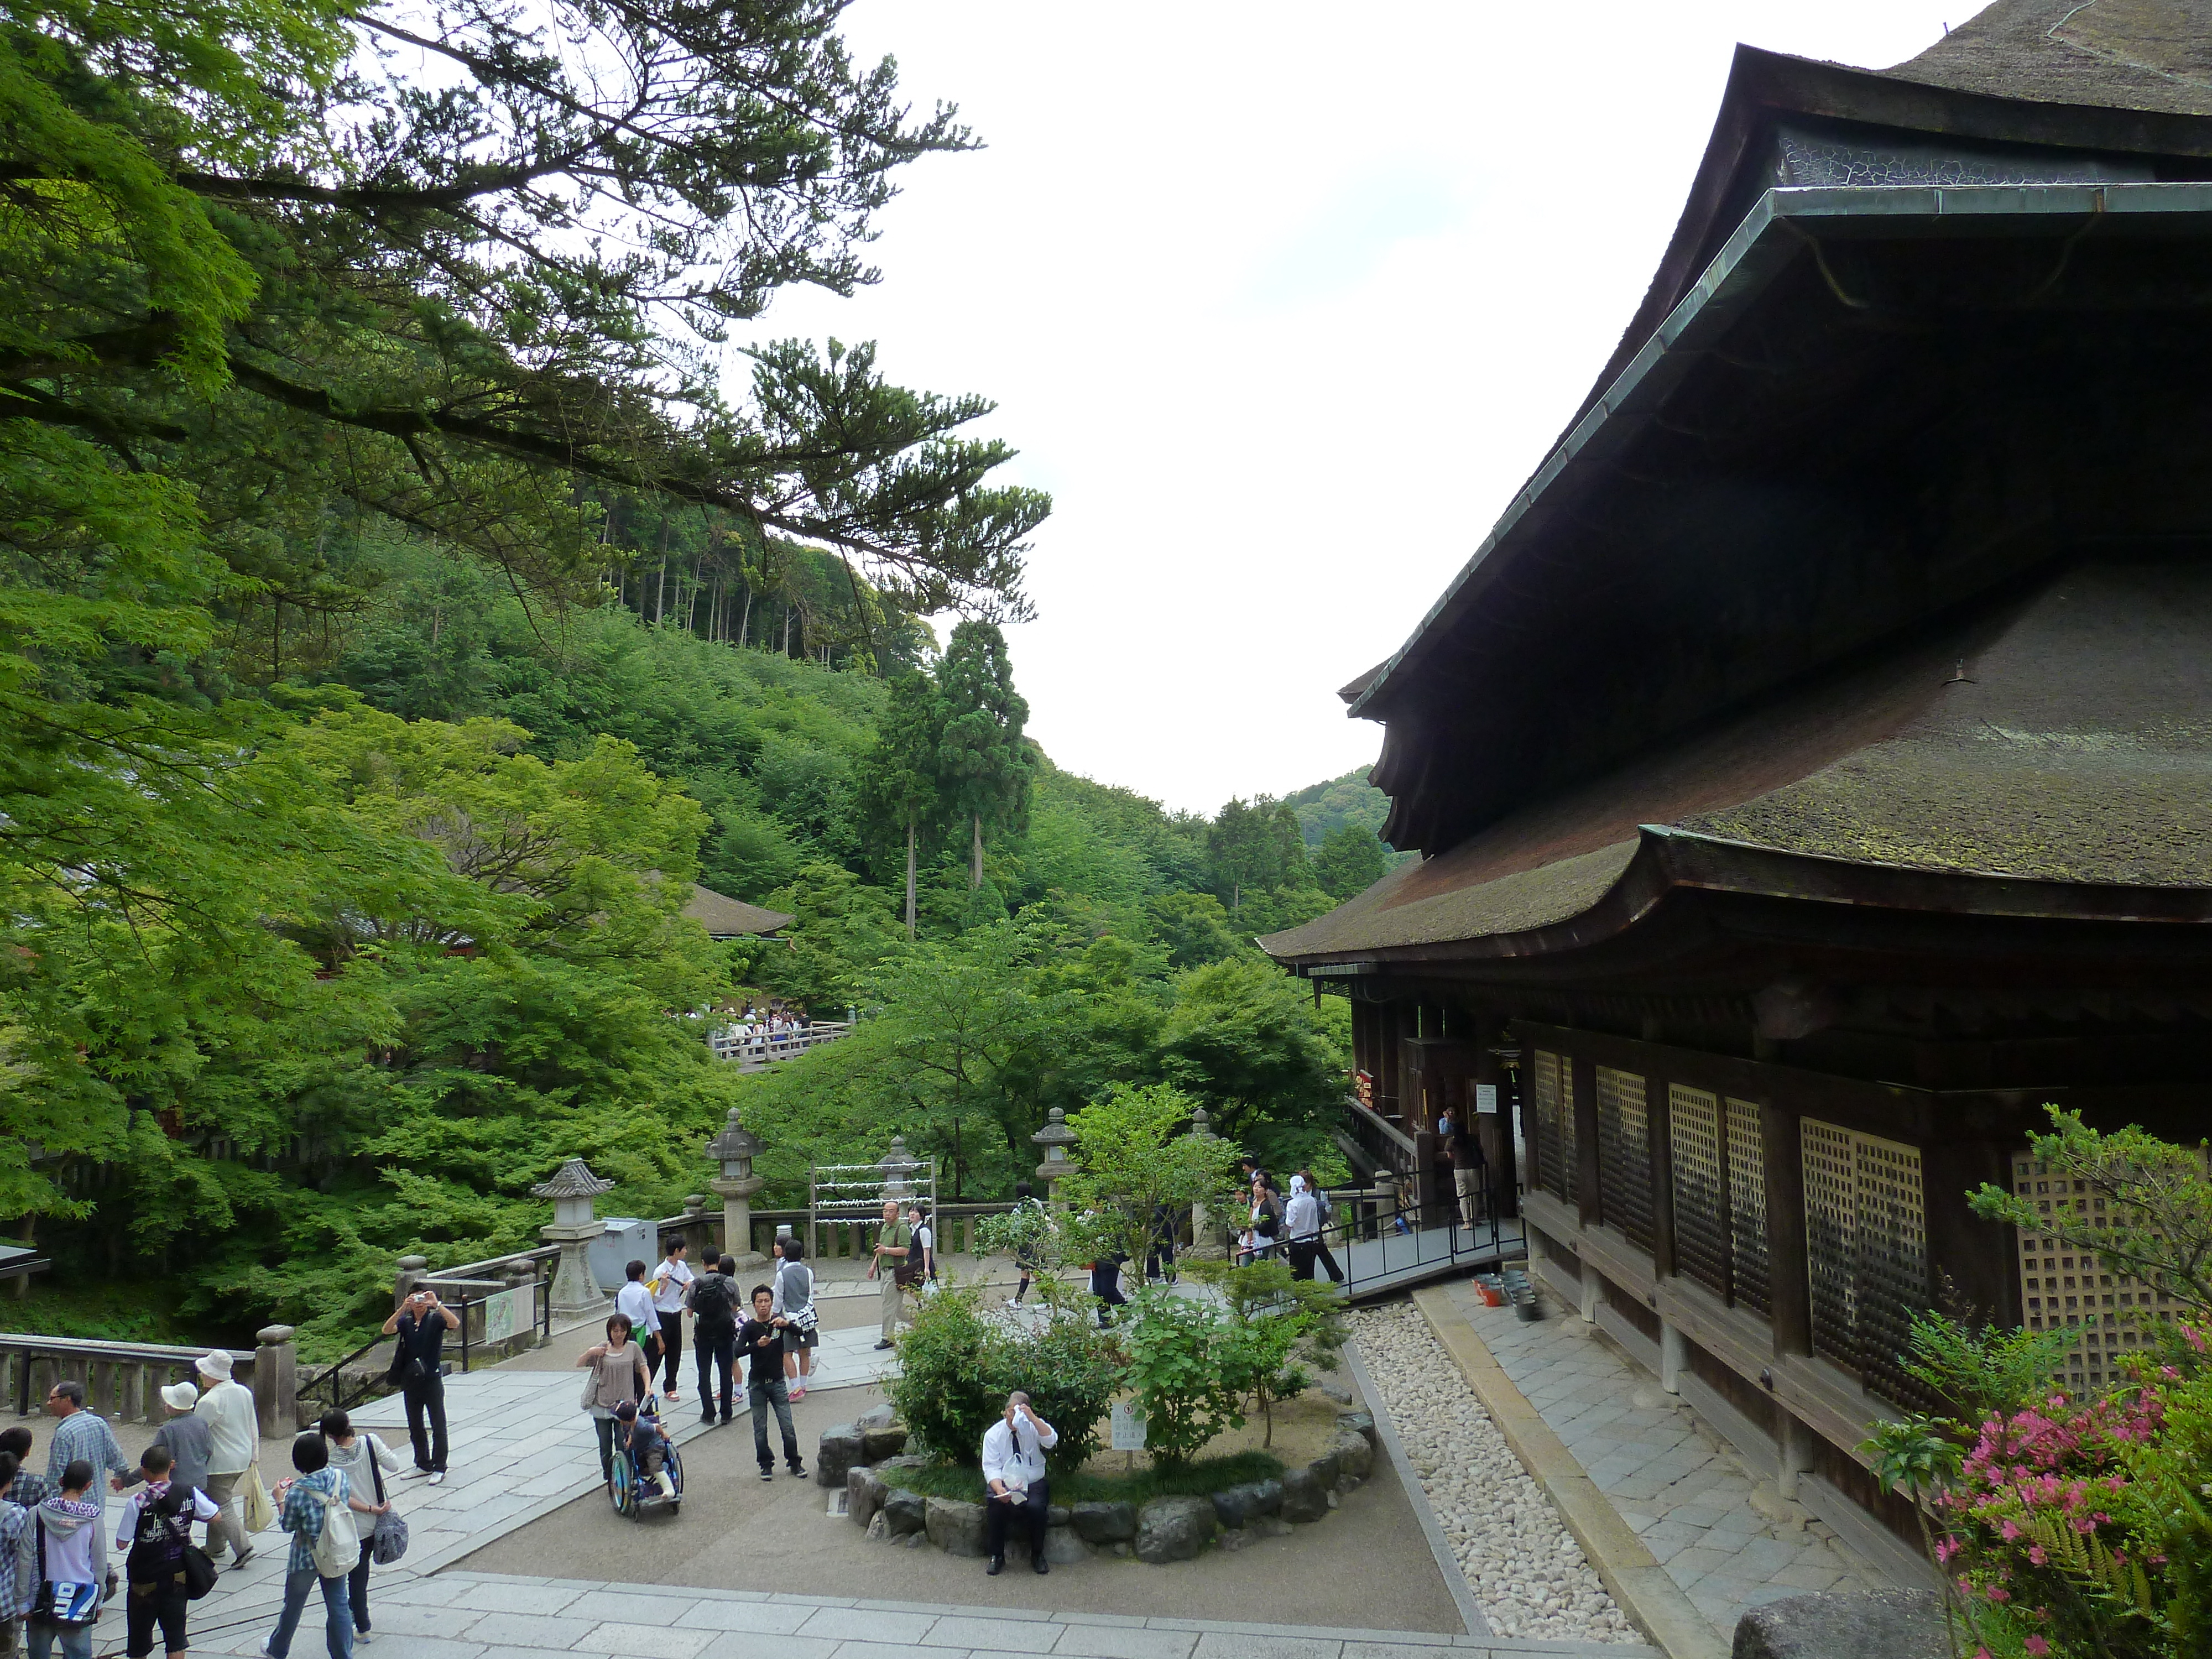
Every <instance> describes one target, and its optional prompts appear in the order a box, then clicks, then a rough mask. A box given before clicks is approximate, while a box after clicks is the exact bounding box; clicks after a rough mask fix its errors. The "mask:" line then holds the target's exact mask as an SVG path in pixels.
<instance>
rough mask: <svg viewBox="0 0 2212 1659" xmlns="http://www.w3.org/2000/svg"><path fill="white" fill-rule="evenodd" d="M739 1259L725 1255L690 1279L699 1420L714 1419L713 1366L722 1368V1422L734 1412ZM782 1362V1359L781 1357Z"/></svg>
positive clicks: (727, 1419) (692, 1344)
mask: <svg viewBox="0 0 2212 1659" xmlns="http://www.w3.org/2000/svg"><path fill="white" fill-rule="evenodd" d="M737 1270H738V1264H737V1262H736V1261H735V1260H734V1259H733V1258H732V1257H730V1256H724V1257H722V1258H721V1260H720V1261H717V1262H715V1263H714V1271H713V1272H711V1273H702V1274H700V1275H699V1277H698V1278H697V1279H694V1280H692V1281H691V1298H690V1299H691V1317H692V1326H691V1351H692V1352H694V1353H695V1354H696V1355H697V1356H698V1358H699V1420H700V1421H701V1422H702V1423H708V1424H711V1423H712V1422H714V1391H713V1367H714V1366H715V1365H717V1364H719V1365H720V1367H721V1368H722V1421H724V1422H725V1423H726V1422H728V1421H729V1420H730V1419H731V1417H732V1416H733V1415H734V1414H735V1404H736V1402H735V1401H734V1400H733V1399H732V1387H731V1379H730V1368H731V1365H732V1362H733V1361H734V1359H735V1358H736V1356H737V1346H738V1281H737V1280H736V1279H733V1278H732V1277H731V1275H732V1274H733V1273H736V1272H737ZM778 1363H779V1364H781V1361H780V1360H779V1361H778Z"/></svg>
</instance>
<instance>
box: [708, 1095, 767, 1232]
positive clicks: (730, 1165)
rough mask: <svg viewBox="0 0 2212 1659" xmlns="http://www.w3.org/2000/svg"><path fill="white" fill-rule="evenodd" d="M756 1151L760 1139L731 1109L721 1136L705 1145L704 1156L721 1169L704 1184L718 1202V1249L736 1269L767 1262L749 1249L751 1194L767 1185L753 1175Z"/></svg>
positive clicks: (764, 1180)
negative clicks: (720, 1207)
mask: <svg viewBox="0 0 2212 1659" xmlns="http://www.w3.org/2000/svg"><path fill="white" fill-rule="evenodd" d="M760 1149H761V1143H760V1137H759V1136H758V1135H757V1134H755V1133H753V1132H752V1131H751V1130H750V1129H748V1128H746V1127H745V1126H744V1124H742V1123H740V1122H738V1109H737V1108H736V1107H734V1106H732V1107H731V1108H730V1113H729V1115H728V1116H727V1117H726V1118H724V1119H723V1120H722V1133H720V1134H718V1135H716V1136H715V1137H714V1139H712V1140H710V1141H708V1143H707V1156H708V1157H709V1158H713V1159H714V1160H715V1161H716V1162H718V1163H719V1164H721V1166H722V1173H721V1174H720V1175H718V1176H714V1179H712V1180H711V1181H709V1182H708V1183H707V1184H708V1186H709V1187H711V1188H714V1192H715V1194H716V1195H717V1196H719V1197H720V1199H721V1200H722V1249H723V1252H724V1253H725V1254H726V1255H730V1256H732V1257H734V1258H735V1259H736V1261H737V1264H738V1267H759V1266H760V1265H761V1263H762V1262H763V1261H766V1260H767V1258H766V1257H765V1256H763V1255H761V1254H760V1252H759V1251H757V1250H756V1249H753V1194H755V1193H757V1192H758V1191H759V1190H760V1189H761V1188H763V1187H764V1186H766V1185H767V1184H768V1183H767V1181H766V1179H765V1177H763V1176H757V1175H755V1174H754V1173H753V1157H754V1155H755V1154H756V1153H757V1152H759V1151H760Z"/></svg>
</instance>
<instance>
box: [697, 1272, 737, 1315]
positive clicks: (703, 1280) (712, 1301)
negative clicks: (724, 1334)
mask: <svg viewBox="0 0 2212 1659" xmlns="http://www.w3.org/2000/svg"><path fill="white" fill-rule="evenodd" d="M691 1311H692V1313H693V1315H694V1316H696V1318H697V1319H698V1321H699V1322H700V1323H701V1324H702V1325H731V1324H735V1323H736V1322H737V1316H738V1286H737V1281H736V1280H734V1279H732V1278H731V1277H730V1276H729V1275H728V1274H727V1273H702V1274H701V1275H700V1278H699V1282H698V1283H697V1284H696V1285H693V1286H692V1287H691Z"/></svg>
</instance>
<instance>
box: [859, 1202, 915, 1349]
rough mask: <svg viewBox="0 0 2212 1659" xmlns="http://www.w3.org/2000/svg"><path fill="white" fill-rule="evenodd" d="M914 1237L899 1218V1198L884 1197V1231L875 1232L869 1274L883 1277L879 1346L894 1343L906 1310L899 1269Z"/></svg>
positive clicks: (887, 1345) (904, 1263)
mask: <svg viewBox="0 0 2212 1659" xmlns="http://www.w3.org/2000/svg"><path fill="white" fill-rule="evenodd" d="M913 1238H914V1235H913V1234H912V1233H911V1232H910V1231H908V1228H907V1225H906V1223H904V1222H903V1221H901V1220H900V1219H899V1206H898V1200H896V1199H890V1198H887V1199H885V1200H884V1225H883V1231H881V1232H879V1233H878V1234H877V1235H876V1249H875V1254H874V1256H873V1259H872V1260H871V1261H869V1263H868V1277H869V1278H871V1279H878V1278H880V1279H882V1280H883V1282H884V1288H883V1310H884V1336H883V1340H882V1341H880V1342H878V1343H877V1344H876V1346H878V1348H888V1347H890V1346H891V1338H892V1336H893V1335H895V1334H896V1333H897V1331H898V1322H899V1316H900V1315H901V1314H902V1313H903V1312H904V1311H905V1310H903V1309H902V1308H901V1307H900V1305H899V1291H900V1289H901V1286H900V1285H899V1282H898V1270H899V1269H900V1268H901V1267H904V1266H905V1265H906V1258H907V1250H908V1246H909V1245H910V1244H911V1243H912V1242H913Z"/></svg>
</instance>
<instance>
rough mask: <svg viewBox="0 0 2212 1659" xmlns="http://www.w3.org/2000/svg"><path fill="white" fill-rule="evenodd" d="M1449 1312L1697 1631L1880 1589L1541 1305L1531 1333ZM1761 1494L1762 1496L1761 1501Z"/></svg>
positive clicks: (1768, 1488)
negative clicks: (1775, 1604)
mask: <svg viewBox="0 0 2212 1659" xmlns="http://www.w3.org/2000/svg"><path fill="white" fill-rule="evenodd" d="M1449 1300H1450V1303H1451V1305H1452V1306H1453V1307H1454V1308H1455V1309H1457V1310H1459V1312H1460V1313H1461V1315H1462V1316H1463V1317H1465V1318H1466V1320H1467V1321H1468V1324H1469V1325H1471V1326H1472V1327H1473V1328H1474V1333H1475V1334H1476V1335H1477V1336H1478V1337H1480V1339H1481V1340H1482V1342H1483V1344H1484V1346H1486V1347H1487V1348H1488V1349H1489V1350H1490V1352H1492V1354H1493V1355H1494V1356H1495V1357H1496V1358H1497V1360H1498V1364H1499V1365H1500V1366H1501V1367H1502V1368H1503V1369H1504V1372H1505V1374H1506V1375H1507V1376H1509V1377H1510V1378H1511V1379H1512V1380H1513V1383H1514V1385H1515V1386H1516V1387H1517V1388H1518V1389H1520V1390H1521V1392H1522V1395H1525V1396H1526V1397H1527V1399H1528V1403H1529V1404H1530V1405H1531V1406H1533V1407H1535V1408H1536V1410H1537V1412H1538V1413H1540V1414H1541V1416H1542V1418H1543V1419H1544V1421H1545V1423H1546V1424H1547V1425H1548V1426H1549V1427H1550V1428H1551V1430H1552V1431H1553V1433H1554V1434H1556V1435H1557V1436H1559V1438H1560V1440H1561V1441H1563V1442H1564V1443H1565V1445H1566V1448H1567V1449H1568V1450H1569V1451H1571V1453H1573V1454H1574V1455H1575V1458H1576V1460H1577V1462H1580V1463H1581V1465H1582V1467H1583V1472H1584V1473H1585V1474H1588V1475H1589V1478H1590V1480H1591V1481H1592V1482H1593V1483H1594V1484H1595V1486H1597V1488H1598V1490H1599V1491H1601V1492H1603V1493H1604V1494H1605V1496H1606V1497H1607V1499H1609V1500H1610V1501H1611V1502H1612V1504H1613V1507H1614V1508H1615V1509H1616V1510H1619V1511H1620V1516H1621V1518H1622V1519H1623V1520H1624V1521H1626V1522H1627V1523H1628V1524H1629V1526H1631V1527H1632V1528H1634V1529H1635V1531H1636V1533H1637V1534H1638V1536H1639V1537H1640V1538H1642V1540H1643V1541H1644V1547H1646V1548H1647V1549H1649V1550H1650V1552H1651V1554H1652V1557H1653V1559H1656V1561H1657V1562H1658V1563H1659V1564H1660V1565H1662V1567H1664V1568H1665V1569H1666V1571H1667V1575H1668V1577H1670V1578H1672V1579H1673V1580H1674V1583H1676V1584H1677V1585H1679V1586H1680V1588H1681V1589H1682V1591H1683V1593H1684V1594H1685V1595H1687V1596H1688V1597H1689V1599H1690V1601H1691V1602H1692V1605H1693V1606H1695V1607H1696V1608H1697V1609H1698V1611H1699V1613H1701V1614H1703V1615H1704V1616H1705V1620H1706V1622H1708V1623H1709V1624H1711V1626H1713V1628H1714V1629H1715V1630H1716V1631H1717V1632H1718V1633H1719V1634H1720V1635H1721V1637H1722V1638H1723V1640H1724V1641H1725V1639H1726V1638H1728V1637H1729V1635H1730V1633H1731V1632H1734V1630H1735V1623H1736V1620H1737V1619H1738V1618H1739V1617H1741V1615H1742V1613H1744V1611H1745V1610H1746V1609H1747V1608H1750V1607H1761V1606H1764V1605H1765V1603H1767V1602H1769V1601H1781V1600H1783V1599H1784V1598H1785V1597H1787V1596H1791V1595H1805V1594H1806V1593H1807V1592H1808V1591H1813V1590H1827V1589H1838V1590H1849V1589H1880V1588H1883V1587H1886V1586H1887V1584H1888V1583H1889V1580H1888V1579H1887V1578H1886V1577H1883V1576H1882V1574H1881V1571H1879V1570H1878V1569H1877V1568H1875V1566H1873V1565H1869V1563H1868V1562H1866V1561H1864V1560H1863V1559H1861V1558H1860V1557H1858V1556H1857V1554H1856V1553H1853V1552H1852V1551H1851V1550H1850V1548H1849V1547H1847V1546H1846V1545H1845V1544H1844V1542H1843V1541H1841V1540H1840V1539H1838V1537H1837V1536H1836V1534H1834V1533H1833V1532H1832V1530H1831V1529H1830V1528H1827V1527H1826V1526H1824V1525H1823V1524H1822V1523H1821V1522H1819V1521H1817V1520H1814V1519H1813V1518H1812V1517H1811V1516H1808V1515H1807V1514H1806V1513H1805V1512H1804V1511H1803V1510H1800V1509H1798V1508H1797V1507H1796V1505H1795V1504H1784V1502H1783V1501H1782V1500H1781V1499H1780V1498H1778V1497H1777V1496H1775V1494H1774V1490H1773V1486H1772V1482H1771V1480H1767V1481H1765V1482H1764V1483H1762V1481H1761V1480H1759V1476H1758V1474H1755V1473H1754V1472H1753V1471H1752V1470H1750V1469H1748V1468H1746V1467H1745V1465H1744V1463H1743V1462H1742V1461H1741V1459H1740V1458H1739V1457H1738V1456H1737V1455H1735V1452H1734V1451H1733V1450H1731V1449H1729V1448H1727V1447H1725V1446H1723V1444H1721V1443H1720V1442H1719V1440H1718V1439H1717V1437H1715V1436H1713V1434H1712V1433H1711V1431H1709V1430H1707V1429H1705V1428H1704V1427H1703V1426H1701V1425H1699V1424H1698V1423H1697V1422H1696V1421H1695V1420H1694V1419H1693V1417H1692V1413H1691V1412H1690V1410H1689V1408H1688V1407H1686V1406H1684V1405H1682V1404H1681V1403H1680V1401H1678V1400H1677V1399H1675V1397H1674V1396H1673V1395H1668V1394H1666V1393H1664V1392H1663V1391H1662V1389H1660V1387H1659V1384H1658V1382H1657V1380H1656V1378H1654V1377H1652V1376H1650V1374H1649V1373H1648V1372H1645V1371H1644V1370H1642V1369H1641V1368H1640V1367H1638V1366H1637V1365H1636V1364H1633V1363H1632V1362H1631V1361H1630V1360H1629V1359H1627V1358H1626V1357H1625V1356H1623V1355H1622V1354H1621V1353H1620V1351H1619V1350H1618V1349H1616V1348H1614V1347H1613V1346H1611V1345H1610V1344H1609V1343H1607V1342H1606V1341H1604V1340H1601V1339H1600V1338H1598V1337H1597V1336H1596V1335H1595V1327H1593V1326H1588V1325H1584V1324H1583V1322H1582V1318H1581V1316H1580V1315H1579V1314H1578V1313H1577V1311H1576V1310H1573V1309H1568V1310H1565V1312H1564V1313H1563V1312H1561V1311H1560V1310H1559V1306H1558V1304H1557V1303H1556V1302H1553V1301H1549V1300H1547V1302H1546V1304H1545V1308H1546V1317H1544V1318H1543V1319H1541V1320H1538V1321H1535V1322H1528V1321H1524V1320H1522V1319H1521V1318H1519V1317H1518V1316H1516V1314H1515V1313H1514V1311H1513V1310H1512V1309H1510V1308H1490V1307H1486V1306H1484V1305H1483V1304H1482V1301H1481V1299H1480V1297H1477V1296H1476V1295H1475V1293H1474V1289H1473V1287H1472V1286H1471V1285H1453V1286H1452V1287H1451V1288H1450V1291H1449ZM1762 1486H1763V1489H1762Z"/></svg>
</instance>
